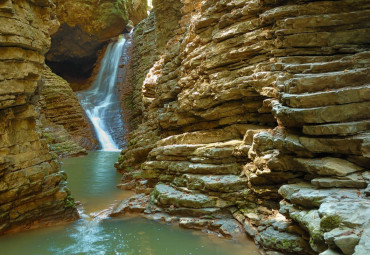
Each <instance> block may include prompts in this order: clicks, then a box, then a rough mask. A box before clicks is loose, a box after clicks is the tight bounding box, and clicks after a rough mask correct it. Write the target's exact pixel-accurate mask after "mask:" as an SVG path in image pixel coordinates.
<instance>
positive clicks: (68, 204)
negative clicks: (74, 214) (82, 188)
mask: <svg viewBox="0 0 370 255" xmlns="http://www.w3.org/2000/svg"><path fill="white" fill-rule="evenodd" d="M65 205H66V207H73V208H75V207H76V205H75V200H74V199H73V197H72V196H70V195H69V196H67V198H66V202H65Z"/></svg>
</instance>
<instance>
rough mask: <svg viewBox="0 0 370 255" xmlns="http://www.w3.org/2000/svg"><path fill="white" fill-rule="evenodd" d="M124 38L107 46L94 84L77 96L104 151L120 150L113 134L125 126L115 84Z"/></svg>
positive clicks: (121, 37)
mask: <svg viewBox="0 0 370 255" xmlns="http://www.w3.org/2000/svg"><path fill="white" fill-rule="evenodd" d="M125 42H126V40H125V38H124V37H123V36H120V37H119V39H118V41H117V42H111V43H110V44H109V45H108V48H107V50H106V53H105V55H104V58H103V60H102V63H101V67H100V70H99V73H98V75H97V77H96V80H95V81H94V84H93V85H92V86H91V88H89V89H88V90H85V91H82V92H79V93H78V94H77V96H78V98H79V100H80V103H81V105H82V107H83V109H84V110H85V112H86V115H87V117H88V118H89V119H90V121H91V123H92V124H93V126H94V128H95V131H96V135H97V138H98V140H99V143H100V146H101V148H102V150H103V151H119V149H120V148H119V145H118V144H119V141H118V138H116V139H115V137H113V135H112V134H113V133H114V132H115V130H116V129H117V128H119V127H121V128H122V127H123V123H122V119H121V115H120V107H119V101H118V96H117V89H116V86H115V85H116V81H117V73H118V68H119V62H120V59H121V55H122V50H123V47H124V45H125Z"/></svg>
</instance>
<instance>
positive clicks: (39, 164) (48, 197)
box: [0, 0, 78, 234]
mask: <svg viewBox="0 0 370 255" xmlns="http://www.w3.org/2000/svg"><path fill="white" fill-rule="evenodd" d="M53 16H54V7H53V5H52V4H51V3H50V2H49V1H42V0H41V1H21V0H20V1H9V0H5V1H0V120H1V121H0V234H4V233H8V232H12V231H17V230H24V229H29V228H34V227H38V226H41V225H49V224H56V223H58V222H59V223H60V222H66V221H71V220H74V219H76V218H77V217H78V216H77V211H76V209H75V207H74V202H73V199H72V198H71V197H70V192H69V190H68V189H67V188H66V186H65V179H66V176H65V175H64V174H63V173H62V172H60V171H59V164H58V163H57V161H56V160H54V159H53V158H52V155H51V154H50V153H49V150H48V146H47V143H46V140H45V139H41V137H40V130H39V126H38V121H37V119H38V118H39V106H38V97H39V95H38V93H39V92H38V90H39V87H40V85H41V82H40V77H41V74H42V71H43V68H44V54H45V53H46V51H47V50H48V48H49V46H50V37H49V33H50V32H51V31H52V30H53V29H55V27H57V21H56V20H55V19H53Z"/></svg>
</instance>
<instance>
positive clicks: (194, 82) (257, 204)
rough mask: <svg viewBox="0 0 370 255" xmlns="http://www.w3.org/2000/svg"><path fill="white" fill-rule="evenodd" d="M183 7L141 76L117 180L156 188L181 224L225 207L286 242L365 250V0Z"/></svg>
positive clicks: (251, 227) (368, 211)
mask: <svg viewBox="0 0 370 255" xmlns="http://www.w3.org/2000/svg"><path fill="white" fill-rule="evenodd" d="M166 2H168V3H169V2H171V1H165V3H164V2H163V1H160V2H159V1H158V2H157V3H154V6H156V4H157V6H158V5H161V4H162V5H165V4H166ZM177 4H178V3H176V5H173V6H177ZM179 8H180V9H177V11H175V12H174V13H178V15H179V12H181V15H179V16H178V17H177V20H178V21H177V26H176V27H175V26H173V25H171V27H172V29H173V30H174V31H175V35H174V36H173V37H172V38H171V39H169V40H168V41H167V42H166V44H165V45H166V46H165V48H164V49H165V50H164V51H163V52H159V55H160V56H159V58H158V61H156V62H155V63H154V64H153V66H152V67H151V69H150V70H149V72H148V74H147V76H146V78H145V80H144V81H143V83H142V84H139V85H137V84H136V87H140V85H141V92H140V96H141V102H140V104H141V105H142V106H143V108H142V109H143V110H142V123H141V124H140V125H139V126H138V128H137V129H136V130H135V131H133V133H132V134H133V136H131V141H130V143H129V147H128V149H127V150H125V151H123V152H122V155H121V157H120V159H119V162H118V163H117V164H116V167H117V169H118V170H119V171H121V172H122V173H123V174H124V175H123V182H124V184H122V186H121V187H122V188H125V187H127V188H129V187H133V186H134V185H133V184H134V183H136V191H137V192H146V193H150V192H152V193H151V201H152V202H153V203H154V204H156V205H158V206H160V207H161V208H163V210H164V211H165V212H167V213H169V214H176V215H181V217H182V218H180V225H181V224H182V225H183V226H185V227H186V226H187V227H196V228H201V227H205V226H214V220H212V217H216V218H217V217H221V216H219V215H224V212H225V211H229V213H230V214H232V215H233V217H234V219H236V220H237V221H238V222H239V223H240V224H241V226H243V229H244V230H245V231H246V232H247V233H248V235H250V236H252V237H254V239H255V240H256V242H257V243H258V244H260V245H261V246H262V247H264V248H266V249H271V250H278V251H280V252H282V253H283V254H287V253H293V254H311V253H312V254H318V253H320V252H324V251H325V252H324V254H333V253H334V254H353V253H355V254H365V253H366V251H369V247H368V243H369V237H368V229H369V220H370V218H369V215H370V202H369V198H368V197H367V195H369V171H368V170H369V169H368V166H369V165H370V164H369V139H370V136H369V117H370V116H369V111H368V109H369V94H370V90H369V86H368V83H369V80H370V79H369V78H370V77H369V70H370V69H369V59H370V58H369V56H370V53H369V42H370V38H369V35H370V28H369V25H370V24H369V20H368V16H369V8H370V1H368V0H360V1H354V0H341V1H294V0H292V1H283V0H281V1H269V0H263V1H262V0H223V1H215V0H207V1H187V0H182V1H181V4H180V6H179ZM158 10H159V12H160V13H156V11H158ZM160 10H161V8H158V7H157V10H156V9H155V10H154V14H153V15H155V19H156V22H158V23H160V22H161V21H160V20H162V22H163V20H164V18H163V17H164V16H165V14H164V12H162V11H160ZM169 13H170V12H169ZM156 29H157V30H155V31H154V33H155V34H157V35H159V34H161V33H162V34H163V33H165V32H164V31H160V26H158V25H157V26H156ZM158 29H159V30H158ZM144 40H145V38H144ZM157 40H158V37H157ZM134 43H135V41H134ZM140 43H141V44H143V43H144V42H140ZM144 44H145V43H144ZM152 44H153V43H150V44H147V45H149V47H151V45H152ZM157 44H158V45H161V43H158V42H157ZM139 50H140V49H139ZM134 71H135V70H134ZM153 188H154V190H153ZM348 208H349V209H348ZM184 216H193V217H194V216H197V217H199V216H201V217H203V218H204V217H207V219H208V221H209V222H207V220H204V219H202V220H201V221H194V220H190V221H189V220H188V219H185V218H184ZM222 217H224V216H222ZM221 233H223V234H224V233H225V232H222V228H221ZM225 235H227V234H225ZM330 252H333V253H330Z"/></svg>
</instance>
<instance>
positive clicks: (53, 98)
mask: <svg viewBox="0 0 370 255" xmlns="http://www.w3.org/2000/svg"><path fill="white" fill-rule="evenodd" d="M42 77H43V85H42V88H41V89H40V94H41V97H40V104H41V114H43V115H44V118H42V120H41V122H42V125H43V128H42V129H43V135H44V137H46V138H48V143H49V144H51V148H52V150H53V151H55V152H56V153H57V155H60V156H63V157H65V156H73V155H80V154H84V153H86V151H85V149H86V150H93V149H97V148H98V142H97V140H96V138H95V135H94V133H93V127H92V125H91V124H90V123H89V121H88V120H87V117H86V115H85V113H84V110H83V109H82V107H81V105H80V103H79V102H78V99H77V96H76V94H75V93H74V92H73V91H72V89H71V87H70V86H69V83H68V82H67V81H66V80H64V79H63V78H61V77H59V76H58V75H56V74H54V73H53V72H52V71H51V70H50V68H49V67H47V66H45V68H44V70H43V73H42Z"/></svg>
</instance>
